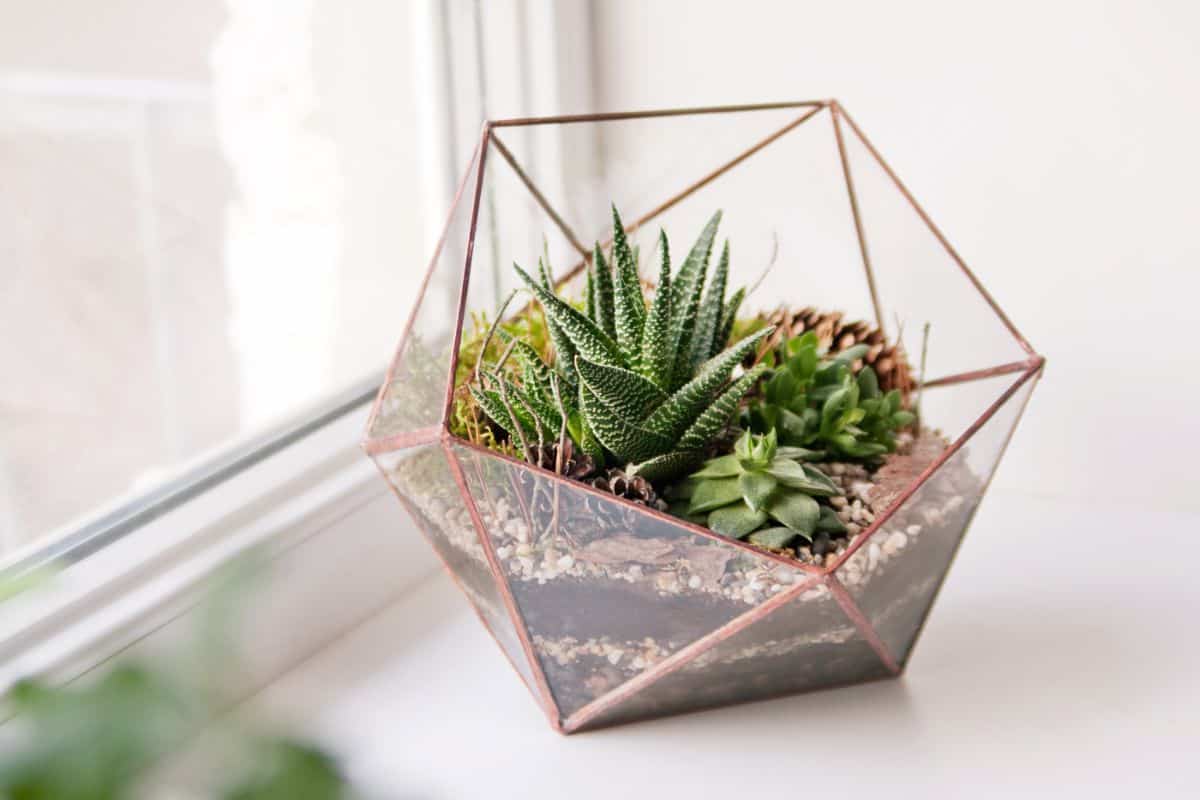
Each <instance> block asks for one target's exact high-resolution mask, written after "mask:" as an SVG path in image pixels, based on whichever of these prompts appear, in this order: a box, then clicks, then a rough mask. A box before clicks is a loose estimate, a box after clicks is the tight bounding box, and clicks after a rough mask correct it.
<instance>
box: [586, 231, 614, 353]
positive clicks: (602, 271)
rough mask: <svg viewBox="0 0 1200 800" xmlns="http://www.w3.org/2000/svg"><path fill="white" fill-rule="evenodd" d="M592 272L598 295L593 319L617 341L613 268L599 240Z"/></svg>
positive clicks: (593, 254) (593, 252)
mask: <svg viewBox="0 0 1200 800" xmlns="http://www.w3.org/2000/svg"><path fill="white" fill-rule="evenodd" d="M591 273H592V280H593V286H594V287H595V295H596V299H595V303H596V312H595V316H593V317H592V320H593V321H594V322H595V323H596V324H597V325H599V326H600V330H602V331H604V332H605V333H606V334H608V338H610V339H612V340H613V341H614V342H615V341H616V340H617V327H616V323H615V322H614V321H613V320H614V318H613V277H612V270H611V269H610V268H609V266H608V262H606V261H605V260H604V253H603V252H602V251H601V250H600V243H599V242H597V243H596V248H595V249H594V250H593V251H592V268H591Z"/></svg>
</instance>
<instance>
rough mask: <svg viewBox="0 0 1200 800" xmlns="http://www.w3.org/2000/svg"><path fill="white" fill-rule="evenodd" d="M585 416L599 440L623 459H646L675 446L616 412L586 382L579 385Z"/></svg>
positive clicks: (668, 450)
mask: <svg viewBox="0 0 1200 800" xmlns="http://www.w3.org/2000/svg"><path fill="white" fill-rule="evenodd" d="M579 394H580V398H581V400H582V408H583V415H584V417H585V418H586V419H587V423H588V425H589V426H590V427H591V429H592V432H593V433H595V434H596V438H597V439H599V440H600V443H601V444H602V445H604V446H605V447H607V448H608V449H609V450H610V451H612V453H613V454H614V455H615V456H616V457H617V458H619V459H621V460H622V461H624V462H630V461H634V462H636V461H645V460H646V459H649V458H653V457H654V456H657V455H661V454H662V453H666V452H670V451H671V450H673V449H674V444H675V443H674V442H673V441H672V440H671V439H668V438H666V437H664V436H660V435H659V434H657V433H654V432H653V431H648V430H645V429H644V428H641V427H638V426H637V425H633V424H631V423H630V422H628V419H627V418H626V417H623V416H622V415H620V414H617V413H616V412H614V411H613V410H612V409H611V408H609V407H608V406H606V405H605V404H604V403H602V402H600V400H599V399H598V398H597V397H596V395H594V394H593V393H592V392H591V390H590V389H588V387H587V386H586V384H585V385H581V386H580V388H579Z"/></svg>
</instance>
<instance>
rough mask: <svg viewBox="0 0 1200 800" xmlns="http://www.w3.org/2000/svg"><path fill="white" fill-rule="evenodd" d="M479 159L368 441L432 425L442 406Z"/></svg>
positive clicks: (467, 175)
mask: <svg viewBox="0 0 1200 800" xmlns="http://www.w3.org/2000/svg"><path fill="white" fill-rule="evenodd" d="M477 165H478V154H476V155H475V156H473V157H472V158H471V161H470V163H469V164H468V166H467V169H466V171H465V172H464V173H463V176H462V179H461V181H460V184H459V186H460V189H459V193H458V197H457V200H456V202H455V203H454V205H453V207H452V208H451V209H450V214H449V216H448V217H447V219H446V225H445V229H444V231H443V233H442V239H441V240H440V243H439V247H438V248H437V251H436V252H435V253H434V254H433V258H432V260H431V261H430V264H429V271H428V276H427V278H426V282H425V284H424V285H423V286H422V287H421V288H422V291H421V292H420V294H419V295H418V296H417V300H416V305H415V307H414V308H413V310H412V314H411V316H410V318H409V319H408V322H407V328H406V329H405V333H404V338H403V340H402V341H401V342H400V348H399V350H398V351H397V353H396V357H395V359H394V360H393V362H392V366H391V368H390V369H389V370H388V375H387V380H386V382H385V384H384V387H383V391H382V395H381V396H380V398H379V399H378V401H377V408H376V409H375V410H374V411H373V413H372V417H371V421H370V423H369V425H368V428H367V435H368V436H369V437H370V438H371V439H386V438H387V437H389V436H394V435H396V434H400V433H407V432H411V431H414V430H417V429H419V428H426V427H429V426H431V425H437V424H439V423H440V422H441V421H442V414H443V412H444V410H445V406H446V384H447V381H448V379H449V375H450V354H451V352H452V349H453V344H454V338H453V337H454V329H455V320H456V319H457V316H456V314H457V308H458V297H459V287H460V285H461V282H462V275H463V270H464V266H465V260H466V253H467V240H468V236H469V234H470V226H471V212H472V210H473V208H474V206H473V202H474V195H475V184H476V182H477V180H478V174H479V173H478V169H477Z"/></svg>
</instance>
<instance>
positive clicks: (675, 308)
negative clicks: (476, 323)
mask: <svg viewBox="0 0 1200 800" xmlns="http://www.w3.org/2000/svg"><path fill="white" fill-rule="evenodd" d="M720 220H721V213H720V212H719V211H718V212H717V213H716V214H714V215H713V217H712V218H711V219H710V220H709V222H708V223H707V224H706V225H705V227H704V230H703V231H702V232H701V234H700V237H699V239H698V240H697V241H696V243H695V245H694V246H693V247H692V249H691V251H690V252H689V253H688V255H687V257H686V258H685V259H684V260H683V262H682V263H681V264H680V265H679V267H678V269H677V270H675V271H674V272H672V269H671V258H670V251H669V244H668V241H667V237H666V234H665V233H662V232H660V233H659V237H658V253H659V276H658V284H657V287H656V289H655V290H654V295H653V298H652V300H651V301H650V302H649V303H647V301H646V298H645V295H644V294H643V289H642V286H641V282H640V280H639V278H638V270H637V259H636V256H635V255H634V252H633V250H632V249H631V248H630V246H629V243H628V241H627V239H626V237H625V230H624V227H623V225H622V224H621V218H620V215H619V214H618V213H617V210H616V208H614V209H613V246H612V266H611V268H610V266H609V264H608V262H607V261H606V260H605V258H604V254H603V252H602V251H601V249H600V246H599V245H598V244H597V245H596V248H595V251H594V253H593V257H592V260H591V264H590V266H589V269H588V272H587V292H586V297H585V307H584V309H583V310H582V311H581V310H579V309H577V308H575V307H574V306H572V305H571V304H570V303H568V302H567V301H565V300H563V299H562V298H560V297H559V296H558V295H557V294H556V293H555V291H554V288H553V285H552V283H551V281H550V277H549V270H548V267H547V265H546V263H545V261H544V260H543V261H540V262H539V277H538V279H536V280H535V279H534V278H533V277H532V276H531V275H529V274H528V273H527V272H525V271H524V270H523V269H521V268H520V267H519V266H517V265H515V264H514V269H515V270H516V271H517V274H518V275H519V276H520V277H521V279H522V281H523V282H524V283H525V285H526V287H527V288H528V290H529V291H530V292H531V293H532V294H533V295H534V297H535V298H536V299H537V301H538V303H539V304H540V305H541V306H542V309H543V311H544V313H545V318H546V327H547V330H548V333H549V336H550V339H551V341H552V342H553V349H554V360H553V365H550V364H548V363H546V361H544V360H543V359H542V358H541V356H540V355H539V354H538V353H537V351H536V350H534V349H533V348H532V347H530V346H529V345H528V344H527V343H525V342H523V341H521V340H520V339H516V338H512V337H507V345H508V346H507V347H506V349H505V353H504V354H503V355H502V356H501V358H500V359H499V360H498V361H497V363H496V364H494V365H493V366H492V367H490V368H487V369H481V370H480V373H479V374H480V380H479V381H478V383H477V384H473V385H472V386H471V387H470V391H471V394H472V396H473V397H474V398H475V400H476V401H477V402H478V403H479V405H480V406H481V407H482V408H483V409H484V411H485V412H486V413H487V415H488V416H489V417H490V418H491V419H492V420H493V421H494V422H495V423H496V424H498V425H499V426H501V427H502V428H504V429H505V430H506V431H507V432H508V433H509V434H510V435H511V436H515V437H516V438H518V439H520V440H522V442H523V449H525V450H528V448H529V445H528V441H529V440H532V439H537V440H538V442H539V443H541V442H544V441H546V440H548V439H549V440H553V439H557V438H558V437H559V436H560V432H565V433H566V434H567V435H569V436H570V438H571V439H572V440H573V441H574V442H575V444H576V445H577V446H578V448H579V449H580V450H582V451H583V452H584V453H587V454H588V455H589V456H591V457H593V458H594V459H597V460H598V461H600V460H604V461H615V462H617V463H618V464H621V465H624V467H625V470H624V471H625V472H626V474H627V475H628V476H630V477H634V476H641V477H643V478H645V479H646V480H659V479H667V478H673V477H676V476H678V475H681V474H684V473H686V472H687V471H688V470H691V469H695V468H696V467H697V466H698V465H699V464H700V463H701V462H702V461H703V460H704V458H705V456H706V454H707V448H708V446H709V444H710V442H711V441H712V440H713V439H714V438H715V437H717V436H718V435H719V434H720V433H722V432H723V431H724V430H725V428H726V427H727V426H728V425H729V423H730V421H731V420H732V419H733V418H734V416H735V415H736V413H737V410H738V406H739V403H740V401H741V399H742V397H743V396H744V395H745V394H746V392H747V391H748V390H749V389H750V388H751V386H753V384H754V383H755V381H757V380H758V378H759V377H760V376H761V375H762V373H763V370H762V369H761V368H753V369H751V370H749V371H748V372H746V373H745V374H743V375H741V376H740V377H737V378H736V379H732V376H733V372H734V370H735V369H736V368H737V367H738V366H739V364H740V363H741V362H742V360H743V359H744V358H745V357H746V356H747V355H749V354H750V353H751V352H753V350H754V348H755V346H756V345H757V344H758V343H759V342H760V341H761V340H762V339H763V338H765V337H766V336H768V335H769V334H770V332H771V329H770V328H766V329H763V330H760V331H757V332H756V333H754V334H752V335H750V336H747V337H746V338H744V339H742V340H741V341H739V342H737V343H736V344H734V345H732V346H730V347H728V348H726V347H725V345H726V343H727V341H728V339H729V333H730V331H731V330H732V328H733V323H734V317H735V314H736V312H737V309H738V307H739V305H740V303H741V298H742V297H744V292H742V291H739V292H737V293H735V294H734V295H733V297H731V298H730V299H729V300H728V301H726V299H725V287H726V282H727V279H728V275H729V245H728V243H726V244H725V247H724V248H723V250H722V253H721V257H720V259H719V261H718V263H717V266H716V268H715V270H714V271H713V275H712V280H711V281H708V280H706V278H707V274H708V264H709V259H710V256H711V253H712V247H713V240H714V238H715V237H716V232H717V226H718V225H719V223H720ZM706 284H707V291H706ZM502 338H505V337H504V336H503V334H502ZM509 355H511V357H513V358H514V359H515V361H516V363H517V364H518V365H519V367H520V373H519V380H517V379H516V376H514V375H513V374H512V373H511V372H505V371H504V370H502V369H501V367H502V366H503V362H504V361H505V359H506V358H507V357H508V356H509ZM731 379H732V380H731Z"/></svg>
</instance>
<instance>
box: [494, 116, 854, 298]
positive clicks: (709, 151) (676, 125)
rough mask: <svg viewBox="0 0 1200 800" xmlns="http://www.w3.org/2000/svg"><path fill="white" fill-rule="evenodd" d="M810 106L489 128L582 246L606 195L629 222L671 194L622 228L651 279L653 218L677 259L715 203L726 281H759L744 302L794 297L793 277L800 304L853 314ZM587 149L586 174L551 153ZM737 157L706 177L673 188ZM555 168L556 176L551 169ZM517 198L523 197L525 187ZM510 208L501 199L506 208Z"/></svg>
mask: <svg viewBox="0 0 1200 800" xmlns="http://www.w3.org/2000/svg"><path fill="white" fill-rule="evenodd" d="M813 111H814V109H813V108H808V107H800V108H787V109H772V110H767V111H742V112H731V113H721V114H702V115H686V116H669V117H654V118H649V119H630V120H615V121H605V122H594V123H578V124H569V125H539V126H530V127H522V128H502V129H499V130H498V131H497V135H498V136H499V137H500V138H501V139H502V140H503V141H504V143H505V144H506V146H507V147H508V148H509V150H510V151H511V152H512V154H513V156H514V157H515V159H516V160H517V161H518V162H519V163H520V164H522V166H523V167H524V169H525V171H526V172H527V173H528V174H530V175H531V176H532V177H533V178H534V182H535V183H537V184H538V186H539V189H540V190H541V191H542V193H543V194H544V195H545V196H546V197H547V198H548V199H549V202H550V204H551V205H552V206H553V207H554V208H555V209H556V210H557V211H558V212H559V214H560V215H561V216H562V218H563V219H564V220H565V222H566V223H567V225H568V227H569V228H571V229H572V230H573V232H574V233H575V235H576V237H577V239H578V240H579V241H580V242H581V243H582V244H583V245H584V246H585V247H588V248H590V247H591V246H592V245H593V244H594V243H595V242H597V241H600V242H605V241H607V240H608V239H609V237H610V236H611V233H612V231H611V224H610V220H611V217H610V210H609V206H610V204H612V203H615V204H616V205H617V207H618V209H619V210H620V212H621V214H622V217H623V221H624V222H625V224H626V225H633V224H634V223H635V222H636V221H637V220H638V219H639V217H641V216H643V215H646V214H649V213H651V212H653V211H655V210H656V209H657V208H658V207H659V206H661V205H663V204H665V203H667V202H668V201H674V202H672V203H671V205H670V207H669V208H667V209H665V210H663V211H661V212H659V213H657V214H656V215H655V216H654V217H653V218H652V219H650V220H648V221H647V222H645V223H644V224H643V225H642V226H641V227H639V228H637V229H636V230H634V231H631V233H630V241H631V243H634V244H638V245H640V247H641V250H642V254H643V256H642V258H643V273H644V274H645V275H646V277H653V275H652V274H650V273H651V272H652V270H651V269H650V268H649V267H647V266H646V258H647V255H648V254H649V253H650V252H652V251H653V249H654V245H655V242H656V239H657V236H658V231H659V229H660V227H661V228H662V229H664V230H666V232H667V234H668V236H669V237H670V241H671V246H672V251H673V253H675V254H676V255H677V257H678V258H682V257H683V254H685V253H686V252H687V249H688V248H690V247H691V245H692V242H693V241H694V239H695V237H696V236H697V235H698V234H699V232H700V230H701V228H702V227H703V226H704V223H705V222H706V221H707V220H708V218H709V217H710V216H712V214H713V213H714V212H715V211H717V210H718V209H720V210H722V211H723V212H724V214H723V218H722V222H721V228H720V231H719V239H718V243H717V246H716V247H717V248H718V249H719V248H720V246H721V244H722V242H723V241H724V240H725V239H728V240H729V242H730V253H731V259H730V263H731V271H730V286H731V291H732V288H734V287H737V286H741V285H752V284H755V283H758V288H757V289H756V290H755V291H754V292H753V293H752V294H751V295H750V297H749V298H748V300H747V302H746V305H745V308H746V309H747V310H757V309H773V308H774V307H775V306H776V305H777V304H778V303H779V299H780V298H781V297H790V296H795V295H796V292H797V288H796V287H798V286H803V299H802V302H803V304H805V305H816V306H821V307H825V308H830V309H838V310H842V311H845V312H847V314H849V315H851V316H854V317H860V318H861V317H865V316H867V315H869V314H870V313H871V306H870V299H869V293H868V292H867V290H866V282H865V278H864V273H863V270H862V260H861V258H860V256H859V253H858V245H857V240H856V239H855V236H854V228H853V224H852V218H851V216H850V212H849V208H850V207H849V202H848V200H847V196H846V190H845V182H844V180H843V178H842V173H841V167H840V164H839V162H838V159H837V152H836V148H835V146H834V137H833V132H832V129H831V127H830V126H831V122H830V114H829V112H828V110H819V111H817V112H816V113H815V114H813ZM810 114H812V116H811V117H810V116H809V115H810ZM802 120H804V121H802ZM680 142H687V146H686V147H680V146H679V144H680ZM752 150H753V151H754V152H750V151H752ZM588 151H593V152H595V151H599V152H600V153H602V155H603V157H602V158H600V159H597V160H593V161H590V162H588V163H589V165H590V170H589V171H588V172H587V173H586V174H578V172H579V168H578V167H576V166H574V165H573V164H572V163H571V162H565V163H562V164H561V165H560V164H559V163H558V162H557V161H555V160H554V158H553V156H554V155H555V154H556V153H576V152H588ZM743 156H744V160H741V161H740V162H738V163H737V164H736V165H734V166H733V167H732V168H730V169H729V170H728V171H726V172H723V173H722V174H720V175H719V176H718V177H716V178H715V179H713V180H712V181H711V182H708V183H705V184H704V185H703V186H701V187H699V188H697V189H696V190H695V191H694V192H693V193H689V194H687V195H686V196H681V195H683V194H684V193H685V192H686V191H687V190H689V189H690V188H691V187H693V186H694V185H695V184H696V183H697V182H700V181H701V180H703V179H705V178H706V177H708V176H710V175H712V174H713V173H714V172H716V171H717V170H719V169H721V168H723V167H726V166H728V165H730V164H731V162H733V161H735V160H736V159H738V158H740V157H743ZM489 157H490V156H489ZM556 167H561V169H562V170H565V174H561V175H557V176H556V173H555V171H554V169H555V168H556ZM525 196H526V198H527V199H528V198H529V197H530V195H529V194H528V192H525ZM511 208H514V206H511V205H507V204H506V206H505V207H504V210H506V211H507V210H509V209H511ZM508 216H509V217H511V216H513V215H512V214H509V215H508ZM506 221H507V220H506ZM541 235H542V230H539V229H537V228H536V226H533V229H532V237H531V239H532V241H533V245H532V247H529V248H527V250H526V252H529V253H536V252H537V250H539V249H540V247H541ZM547 235H548V236H550V238H551V241H552V242H553V240H554V238H555V236H556V235H557V234H556V233H555V232H554V230H553V229H552V230H550V231H549V232H548V233H547ZM526 252H522V251H521V250H519V249H517V250H508V251H504V252H502V253H501V257H500V258H499V264H500V266H501V267H502V268H504V269H507V268H508V265H509V264H510V263H511V261H512V260H513V259H514V258H516V259H517V260H518V261H520V263H522V264H525V263H526V262H525V260H523V259H525V258H527V257H528V256H527V255H526ZM577 260H578V258H577V257H572V259H571V261H572V262H574V261H577ZM560 266H561V264H560ZM768 267H769V269H768ZM563 271H564V270H562V269H560V270H559V273H560V274H561V273H562V272H563ZM764 273H765V277H764ZM760 278H762V280H761V283H759V279H760ZM784 289H787V291H786V292H785V291H784Z"/></svg>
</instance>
